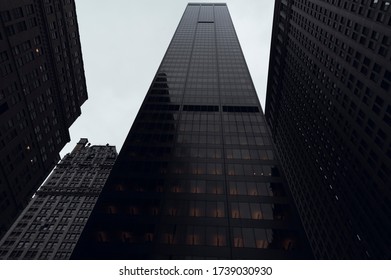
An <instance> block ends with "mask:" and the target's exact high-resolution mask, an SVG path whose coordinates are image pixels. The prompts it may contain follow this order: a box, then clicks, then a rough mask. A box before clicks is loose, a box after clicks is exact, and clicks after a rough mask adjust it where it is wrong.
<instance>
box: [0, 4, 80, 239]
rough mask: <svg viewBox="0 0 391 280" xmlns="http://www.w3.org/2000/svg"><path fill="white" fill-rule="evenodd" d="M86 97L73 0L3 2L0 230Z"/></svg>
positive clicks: (65, 136) (34, 185)
mask: <svg viewBox="0 0 391 280" xmlns="http://www.w3.org/2000/svg"><path fill="white" fill-rule="evenodd" d="M86 99H87V91H86V83H85V78H84V69H83V62H82V57H81V47H80V42H79V32H78V26H77V19H76V13H75V4H74V2H73V1H71V0H63V1H62V0H50V1H33V0H15V1H1V2H0V237H1V236H2V235H3V234H4V233H5V231H6V230H7V229H8V227H9V226H10V225H11V224H12V222H13V221H14V219H15V218H16V217H17V215H19V214H20V212H21V211H22V210H23V208H24V207H25V206H26V205H27V203H28V201H29V200H30V199H31V196H32V194H33V193H34V192H35V191H36V190H37V189H38V187H39V186H40V185H41V184H42V182H43V180H44V179H45V178H46V177H47V175H49V172H50V171H51V170H52V169H53V167H54V165H55V164H56V163H57V162H58V161H59V159H60V157H59V154H58V153H59V152H60V150H61V149H62V148H63V147H64V145H65V144H66V143H67V142H68V141H69V140H70V137H69V132H68V128H69V127H70V125H71V124H72V123H73V122H74V121H75V120H76V118H77V117H78V116H79V115H80V106H81V105H82V104H83V103H84V101H85V100H86Z"/></svg>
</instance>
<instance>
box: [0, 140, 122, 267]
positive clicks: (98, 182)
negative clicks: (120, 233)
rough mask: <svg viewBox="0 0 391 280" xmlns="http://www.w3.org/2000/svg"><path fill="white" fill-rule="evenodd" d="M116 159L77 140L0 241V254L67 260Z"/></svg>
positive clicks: (110, 152)
mask: <svg viewBox="0 0 391 280" xmlns="http://www.w3.org/2000/svg"><path fill="white" fill-rule="evenodd" d="M116 158H117V152H116V149H115V147H114V146H109V145H105V146H95V145H94V146H90V144H89V143H88V140H87V139H85V138H82V139H80V141H79V143H78V144H77V145H76V147H75V148H74V149H73V151H72V152H71V153H69V154H67V155H65V156H64V158H63V159H62V160H61V161H60V162H59V163H58V164H57V166H56V168H55V169H54V170H53V172H52V174H51V175H50V177H49V178H48V179H47V180H46V181H45V183H44V184H43V185H42V186H41V187H40V188H39V190H38V191H37V192H36V193H35V195H34V197H33V198H32V199H31V201H30V202H29V204H28V206H27V207H26V208H25V209H24V210H23V212H22V214H21V215H20V216H19V217H18V218H17V220H16V221H15V223H14V224H13V225H12V226H11V228H10V229H9V231H8V232H7V233H6V234H5V236H4V238H3V239H2V240H1V241H0V259H10V260H11V259H12V260H13V259H24V260H33V259H46V260H49V259H55V260H60V259H69V257H70V255H71V253H72V251H73V248H74V247H75V245H76V242H77V240H78V239H79V236H80V234H81V232H82V230H83V228H84V226H85V224H86V222H87V220H88V217H89V216H90V213H91V211H92V209H93V207H94V205H95V203H96V200H97V199H98V196H99V194H100V192H101V190H102V188H103V186H104V183H105V182H106V179H107V177H108V175H109V173H110V171H111V168H112V167H113V164H114V162H115V159H116Z"/></svg>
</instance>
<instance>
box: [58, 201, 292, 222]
mask: <svg viewBox="0 0 391 280" xmlns="http://www.w3.org/2000/svg"><path fill="white" fill-rule="evenodd" d="M140 203H141V204H142V205H141V204H131V205H129V206H118V205H108V206H105V207H104V212H105V213H108V214H127V215H132V216H138V215H141V216H144V215H152V216H156V215H164V216H173V217H175V216H178V217H210V218H224V217H226V213H225V211H226V208H225V203H224V202H222V201H209V200H208V201H204V200H196V201H185V200H166V201H165V202H164V206H163V207H157V206H153V205H152V206H147V204H145V202H140ZM229 205H230V207H229V209H230V210H229V211H230V217H231V218H232V219H252V220H283V219H285V218H286V215H287V211H288V206H287V205H284V204H270V203H247V202H230V203H229ZM57 228H58V227H57Z"/></svg>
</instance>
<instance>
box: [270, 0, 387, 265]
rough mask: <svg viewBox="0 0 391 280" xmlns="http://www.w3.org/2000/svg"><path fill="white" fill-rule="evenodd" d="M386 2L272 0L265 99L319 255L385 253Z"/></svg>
mask: <svg viewBox="0 0 391 280" xmlns="http://www.w3.org/2000/svg"><path fill="white" fill-rule="evenodd" d="M390 15H391V8H390V1H373V0H363V1H345V0H338V1H336V0H327V1H326V0H322V1H311V0H300V1H290V0H288V1H287V0H285V1H280V0H279V1H276V5H275V14H274V25H273V36H272V45H271V55H270V66H269V80H268V88H267V99H266V118H267V121H268V123H269V124H270V127H271V131H272V135H273V140H274V142H275V143H276V147H277V150H278V154H279V156H280V160H281V164H282V167H283V170H284V173H285V175H286V178H287V181H288V183H289V186H290V188H291V191H292V194H293V196H294V199H295V202H296V204H297V206H298V210H299V214H300V217H301V219H302V221H303V224H304V227H305V230H306V233H307V236H308V238H309V240H310V243H311V247H312V249H313V251H314V254H315V256H316V257H317V258H321V259H329V258H331V259H356V258H357V259H367V258H369V259H389V258H390V257H391V241H390V238H389V236H390V235H391V220H390V217H391V188H390V186H391V180H390V178H391V177H390V174H391V51H390V45H391V17H390Z"/></svg>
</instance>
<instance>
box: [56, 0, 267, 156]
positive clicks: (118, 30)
mask: <svg viewBox="0 0 391 280" xmlns="http://www.w3.org/2000/svg"><path fill="white" fill-rule="evenodd" d="M75 2H76V12H77V18H78V23H79V30H80V40H81V45H82V53H83V61H84V69H85V74H86V80H87V90H88V100H87V101H86V102H85V103H84V105H83V106H82V108H81V111H82V114H81V116H80V117H79V118H78V119H77V120H76V121H75V123H74V124H73V125H72V127H71V128H70V133H71V142H70V143H68V144H67V145H66V146H65V148H64V149H63V150H62V152H61V156H63V155H64V154H66V153H68V152H70V151H71V150H72V149H73V147H74V145H75V144H76V143H77V142H78V140H79V139H80V138H82V137H83V138H88V139H89V141H90V142H91V144H92V145H105V144H106V143H109V144H110V145H115V146H116V147H117V151H119V150H120V148H121V147H122V144H123V142H124V140H125V138H126V136H127V134H128V132H129V129H130V127H131V125H132V123H133V121H134V118H135V117H136V114H137V112H138V110H139V108H140V105H141V103H142V101H143V99H144V96H145V94H146V93H147V90H148V88H149V86H150V84H151V82H152V79H153V77H154V75H155V73H156V71H157V68H158V67H159V65H160V62H161V60H162V58H163V56H164V53H165V51H166V49H167V47H168V45H169V43H170V41H171V38H172V36H173V35H174V32H175V29H176V27H177V25H178V23H179V20H180V18H181V16H182V14H183V12H184V10H185V8H186V5H187V3H188V2H201V1H188V0H165V1H163V0H142V1H141V0H111V1H108V0H77V1H75ZM202 2H221V1H209V0H205V1H202ZM223 2H224V3H227V5H228V9H229V11H230V14H231V17H232V20H233V23H234V26H235V29H236V33H237V35H238V37H239V41H240V44H241V47H242V50H243V53H244V56H245V58H246V62H247V65H248V67H249V69H250V73H251V76H252V79H253V82H254V84H255V88H256V90H257V93H258V96H259V99H260V102H261V104H262V106H263V108H264V104H265V95H266V80H267V71H268V63H269V50H270V38H271V28H272V20H273V9H274V1H273V0H226V1H223Z"/></svg>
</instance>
